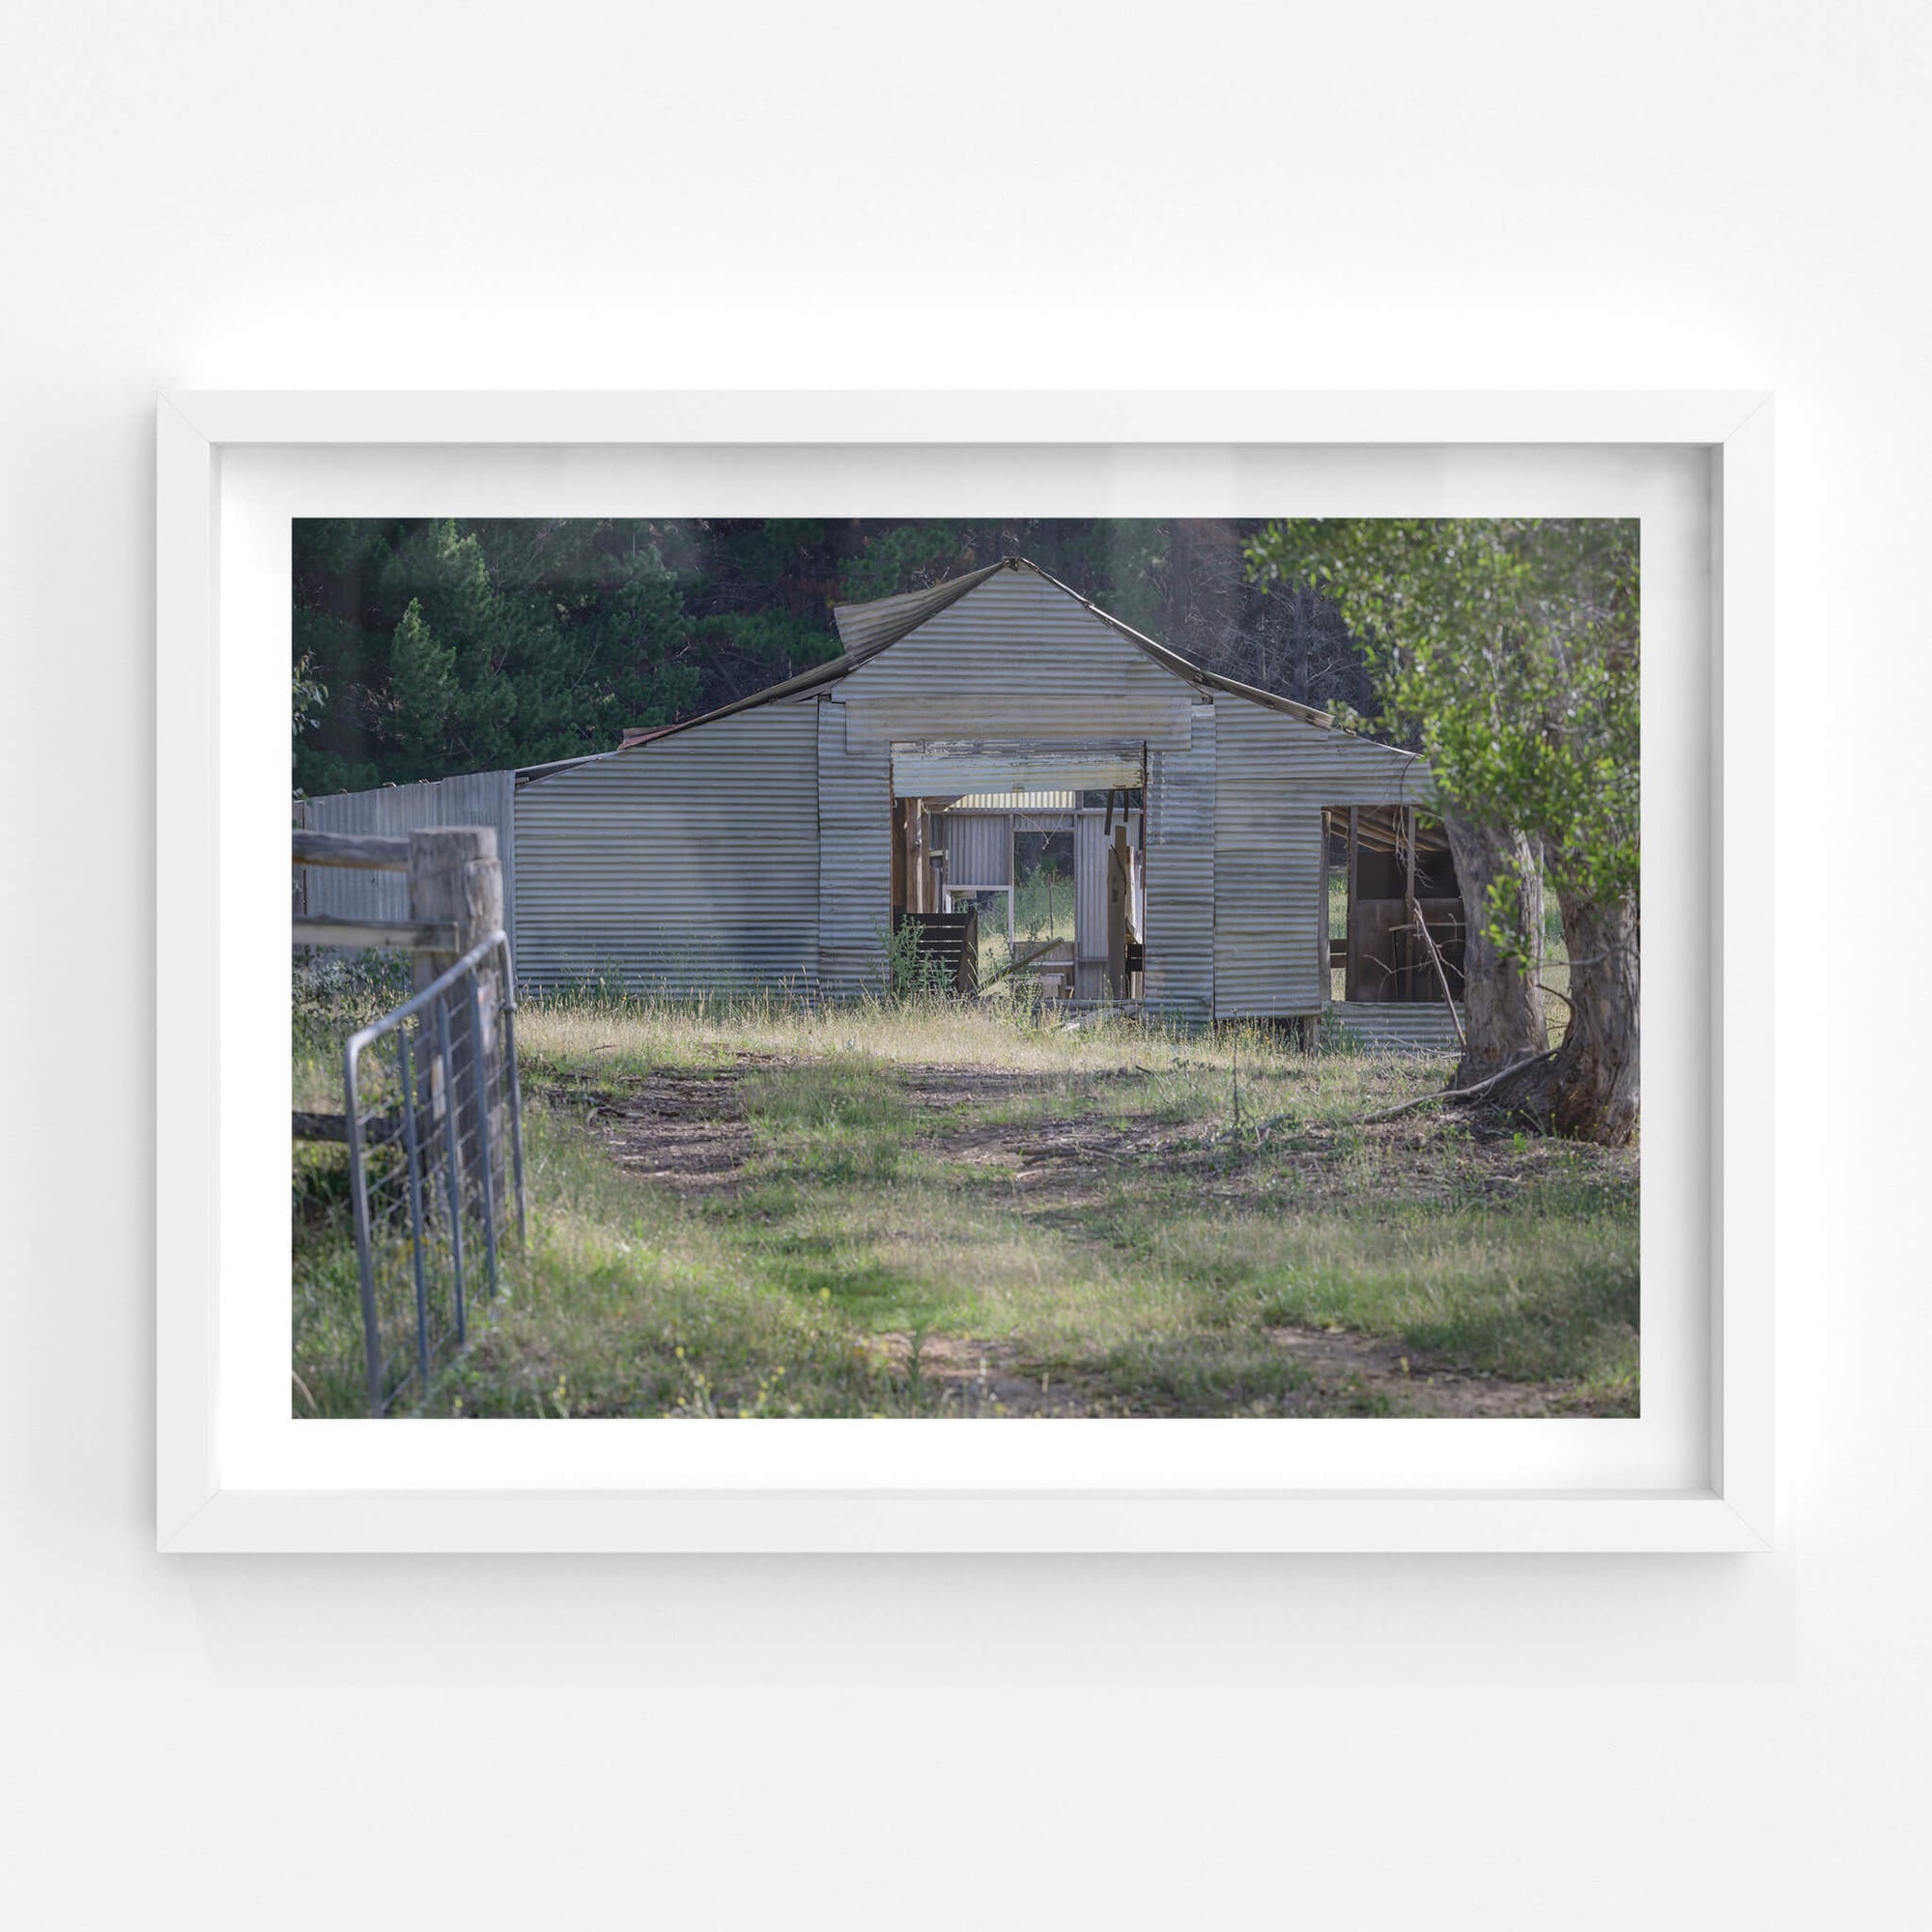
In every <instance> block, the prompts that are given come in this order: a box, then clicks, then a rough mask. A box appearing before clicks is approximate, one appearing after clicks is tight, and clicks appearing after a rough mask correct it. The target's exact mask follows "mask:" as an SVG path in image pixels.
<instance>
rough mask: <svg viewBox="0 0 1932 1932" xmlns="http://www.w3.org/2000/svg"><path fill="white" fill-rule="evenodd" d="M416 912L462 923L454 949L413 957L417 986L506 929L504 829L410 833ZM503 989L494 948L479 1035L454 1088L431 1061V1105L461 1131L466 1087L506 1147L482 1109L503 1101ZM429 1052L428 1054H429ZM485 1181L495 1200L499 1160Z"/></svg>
mask: <svg viewBox="0 0 1932 1932" xmlns="http://www.w3.org/2000/svg"><path fill="white" fill-rule="evenodd" d="M410 918H411V919H412V920H415V921H420V922H423V923H436V924H442V923H448V924H451V925H454V926H455V927H456V951H455V952H418V953H416V954H415V955H414V961H413V969H412V970H413V977H414V981H415V985H416V988H417V990H418V991H420V990H421V989H422V988H423V987H424V986H427V985H428V984H429V983H430V981H431V980H434V979H436V978H437V976H438V975H439V974H441V973H445V972H447V971H448V970H449V968H450V967H452V966H454V965H455V964H456V962H457V961H458V960H459V959H461V958H462V957H463V955H464V954H465V953H466V952H469V950H470V948H471V947H473V946H476V945H478V944H479V943H480V942H482V941H483V940H485V939H487V938H488V937H489V936H490V934H491V933H493V932H497V931H499V930H501V928H502V924H503V867H502V863H501V861H500V860H499V859H498V858H497V828H496V827H495V826H494V825H432V826H424V827H420V828H418V829H417V830H416V831H413V832H412V833H411V834H410ZM503 993H504V988H503V986H502V972H501V968H500V965H499V963H498V955H497V954H496V953H492V954H491V956H490V958H489V959H488V960H486V961H485V962H484V964H483V965H482V967H481V968H480V969H479V971H478V973H477V980H476V994H477V1003H476V1006H475V1007H474V1008H473V1009H472V1012H473V1015H474V1020H475V1024H474V1026H473V1027H472V1028H471V1029H470V1032H472V1033H473V1035H474V1037H473V1038H471V1037H466V1038H465V1039H464V1040H463V1042H462V1045H461V1049H460V1051H458V1052H457V1053H456V1055H455V1057H454V1060H453V1063H452V1066H451V1073H452V1076H453V1082H454V1084H453V1087H452V1088H451V1090H450V1091H448V1092H446V1093H445V1092H443V1091H442V1089H441V1081H442V1073H441V1067H440V1064H439V1063H438V1062H437V1061H435V1060H434V1059H431V1061H430V1067H429V1069H428V1070H429V1073H430V1079H431V1083H432V1084H431V1091H430V1094H428V1096H427V1097H428V1099H429V1101H430V1104H431V1107H432V1109H434V1108H435V1106H436V1105H437V1103H438V1100H439V1098H440V1103H441V1104H442V1106H443V1107H444V1109H445V1110H446V1115H445V1117H446V1120H447V1122H448V1126H449V1131H450V1132H451V1133H452V1134H456V1133H458V1132H459V1131H460V1122H459V1119H458V1114H459V1109H460V1108H461V1106H462V1100H463V1094H464V1093H465V1092H466V1091H468V1092H469V1093H470V1094H474V1095H475V1101H476V1107H477V1127H478V1141H479V1143H480V1144H482V1145H485V1146H494V1147H496V1148H501V1146H502V1145H503V1136H502V1134H501V1132H500V1131H497V1132H492V1131H491V1128H493V1127H499V1126H500V1123H499V1122H489V1123H488V1124H487V1125H486V1124H485V1122H483V1118H482V1110H483V1109H484V1108H486V1107H488V1108H492V1109H493V1110H494V1109H495V1108H496V1107H497V1106H498V1105H499V1104H500V1102H499V1101H498V1100H497V1095H498V1094H500V1092H501V1085H500V1082H501V1073H502V1068H501V1066H500V1065H499V1064H498V1062H499V1055H498V1052H497V1013H498V1012H499V1011H500V1009H501V1006H502V1000H503ZM425 1057H426V1058H428V1056H425ZM480 1180H481V1184H482V1185H483V1186H484V1187H485V1188H487V1189H489V1190H490V1193H491V1196H492V1204H493V1208H494V1203H495V1199H496V1195H497V1181H498V1175H497V1170H496V1168H495V1166H494V1165H493V1166H492V1167H490V1168H488V1169H485V1170H483V1171H482V1172H481V1175H480Z"/></svg>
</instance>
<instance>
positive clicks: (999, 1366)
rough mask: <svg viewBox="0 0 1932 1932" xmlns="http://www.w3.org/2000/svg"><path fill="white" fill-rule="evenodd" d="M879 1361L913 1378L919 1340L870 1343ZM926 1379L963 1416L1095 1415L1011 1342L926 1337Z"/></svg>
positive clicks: (893, 1334)
mask: <svg viewBox="0 0 1932 1932" xmlns="http://www.w3.org/2000/svg"><path fill="white" fill-rule="evenodd" d="M867 1347H868V1348H869V1349H870V1350H873V1351H874V1352H875V1353H876V1355H877V1357H878V1359H879V1360H880V1361H882V1362H885V1363H889V1364H891V1366H892V1367H893V1369H894V1370H895V1372H896V1373H897V1374H899V1375H901V1376H904V1377H906V1378H911V1376H912V1374H913V1361H914V1355H913V1338H912V1337H911V1336H910V1335H907V1334H903V1333H901V1332H899V1331H898V1330H895V1329H894V1330H888V1331H887V1332H886V1333H885V1334H883V1335H874V1336H872V1337H871V1338H870V1340H869V1342H868V1343H867ZM918 1372H919V1376H920V1378H921V1379H922V1380H923V1381H925V1382H927V1383H929V1384H931V1385H932V1386H934V1387H935V1388H937V1389H938V1390H939V1391H940V1394H941V1396H942V1398H943V1400H944V1401H945V1403H946V1405H947V1406H948V1407H949V1408H951V1407H953V1406H956V1407H957V1409H958V1412H959V1413H960V1414H961V1415H1061V1416H1074V1415H1085V1414H1087V1413H1089V1407H1088V1404H1087V1403H1086V1402H1085V1401H1083V1400H1082V1398H1081V1396H1080V1394H1079V1393H1078V1391H1077V1390H1075V1389H1074V1388H1073V1387H1072V1386H1071V1385H1070V1384H1068V1383H1066V1382H1057V1381H1055V1380H1054V1379H1053V1378H1052V1377H1050V1376H1041V1375H1035V1374H1031V1373H1029V1372H1028V1371H1027V1370H1026V1369H1024V1368H1023V1367H1021V1365H1020V1363H1019V1360H1018V1357H1017V1354H1016V1352H1015V1350H1014V1349H1013V1347H1012V1345H1011V1344H1010V1343H1008V1342H974V1341H969V1340H961V1339H959V1338H957V1337H954V1336H951V1335H926V1336H923V1337H922V1338H921V1340H920V1345H919V1351H918Z"/></svg>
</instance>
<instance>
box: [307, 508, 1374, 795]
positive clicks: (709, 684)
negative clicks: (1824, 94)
mask: <svg viewBox="0 0 1932 1932" xmlns="http://www.w3.org/2000/svg"><path fill="white" fill-rule="evenodd" d="M1262 527H1263V526H1261V525H1260V524H1258V523H1235V522H1232V521H1224V522H1218V523H1193V522H1179V521H1176V520H1173V519H1151V520H1126V519H1108V518H1084V517H1082V518H1020V519H1011V520H1006V519H997V518H986V519H975V520H961V519H952V520H947V521H938V522H934V521H907V522H886V521H867V520H864V519H859V518H843V519H833V520H824V519H805V518H799V519H765V520H749V519H746V520H725V519H702V518H693V519H686V520H680V521H668V520H660V519H650V520H643V519H624V518H601V519H523V520H515V521H510V520H491V519H468V518H460V519H452V518H443V519H436V520H399V519H383V520H374V519H370V520H348V519H339V518H338V519H329V518H321V519H312V518H304V519H298V521H297V523H296V525H295V528H294V559H293V560H294V570H293V588H294V607H295V608H294V657H293V664H294V667H295V678H294V695H293V703H292V725H293V735H294V739H295V782H296V787H297V790H298V793H301V794H311V795H312V794H317V793H322V792H328V791H339V790H345V789H362V788H366V787H369V786H373V785H377V784H384V783H408V782H411V781H416V780H420V779H436V778H443V777H447V776H450V775H451V774H454V773H458V772H467V771H480V770H490V769H503V768H506V767H513V766H517V765H528V764H541V763H545V762H548V761H549V760H551V759H554V758H563V757H570V756H574V755H577V754H579V753H587V752H601V751H609V750H611V748H612V747H614V746H615V745H616V744H617V743H618V742H619V739H620V736H621V733H622V732H623V730H624V729H625V727H627V726H632V725H644V726H648V725H662V724H669V723H672V722H674V721H676V720H679V719H684V718H689V717H692V716H694V715H696V714H697V713H700V712H703V711H708V710H710V709H712V708H714V707H715V706H717V705H720V704H725V703H729V702H731V701H733V700H735V699H737V698H741V697H747V696H751V695H752V694H753V693H754V692H758V691H762V690H764V689H766V688H768V687H769V686H771V685H773V684H777V683H781V682H782V681H783V680H784V679H786V678H789V677H792V676H795V675H796V674H797V673H799V672H800V671H803V670H806V669H808V668H810V667H811V666H813V665H817V664H822V663H824V662H825V661H826V660H828V659H830V658H835V657H837V656H838V652H839V649H840V645H839V640H838V633H837V630H836V627H835V623H834V618H833V611H834V608H835V607H836V606H837V605H838V604H840V603H845V602H863V601H865V600H867V599H869V598H874V597H887V596H893V595H896V594H898V593H901V592H904V591H910V590H918V589H923V588H926V587H928V586H930V585H931V584H934V583H937V582H943V581H944V580H945V579H947V578H949V577H952V576H956V575H959V574H961V573H963V572H967V571H971V570H975V569H978V568H980V567H981V566H982V565H985V564H988V563H993V562H996V561H998V560H999V559H1000V558H1002V557H1005V556H1011V555H1023V556H1026V557H1029V558H1031V559H1032V560H1033V561H1034V562H1036V563H1037V564H1038V565H1039V566H1040V567H1041V568H1042V569H1043V570H1046V571H1047V572H1049V573H1050V574H1051V575H1053V576H1055V577H1057V578H1059V579H1060V580H1061V581H1062V582H1065V583H1066V584H1067V585H1068V586H1069V587H1070V588H1071V589H1073V590H1074V591H1076V592H1077V593H1078V594H1079V595H1080V596H1082V597H1090V598H1092V599H1094V602H1095V603H1097V604H1098V605H1099V606H1100V607H1101V608H1102V609H1104V610H1106V611H1109V612H1111V613H1112V614H1113V615H1115V616H1117V617H1119V618H1121V619H1122V620H1123V621H1124V622H1126V623H1128V624H1130V625H1132V626H1134V627H1135V628H1137V629H1139V630H1141V631H1143V632H1146V633H1147V634H1149V635H1150V636H1152V637H1155V638H1158V639H1161V640H1162V641H1163V642H1166V643H1169V644H1172V645H1174V646H1175V647H1176V648H1177V649H1179V650H1181V651H1183V652H1185V653H1187V654H1188V655H1190V656H1192V657H1193V658H1195V659H1196V660H1197V662H1200V663H1202V664H1204V665H1206V666H1207V667H1208V668H1210V669H1214V670H1220V671H1223V672H1225V673H1226V674H1228V675H1230V676H1233V677H1238V678H1241V679H1243V680H1245V681H1246V682H1248V683H1251V684H1259V685H1262V686H1264V688H1266V689H1268V690H1275V691H1280V692H1281V693H1282V694H1283V695H1284V696H1291V697H1295V698H1301V699H1305V700H1308V701H1311V702H1317V703H1327V702H1330V701H1331V700H1332V699H1334V698H1336V697H1338V696H1339V697H1343V698H1347V697H1349V696H1356V697H1359V698H1361V699H1363V700H1364V701H1366V697H1367V690H1366V685H1365V684H1364V683H1363V681H1362V677H1361V668H1360V662H1359V652H1358V651H1357V649H1356V647H1355V644H1354V642H1353V640H1352V639H1350V638H1348V637H1347V635H1346V633H1345V632H1344V631H1342V629H1341V627H1340V624H1339V620H1338V619H1337V618H1336V616H1335V614H1334V612H1333V611H1332V610H1331V609H1330V608H1329V607H1328V606H1327V605H1326V604H1325V603H1323V601H1322V600H1321V598H1319V597H1315V596H1313V595H1308V594H1298V595H1296V596H1292V597H1281V596H1275V597H1272V598H1270V597H1267V596H1264V595H1263V594H1262V592H1261V591H1260V589H1259V588H1258V587H1257V586H1256V585H1254V584H1252V583H1250V582H1248V580H1247V575H1246V566H1245V562H1244V546H1245V545H1246V544H1247V543H1248V542H1249V541H1250V540H1251V539H1252V538H1254V537H1255V536H1257V535H1259V534H1260V532H1261V530H1262ZM1358 687H1359V689H1358Z"/></svg>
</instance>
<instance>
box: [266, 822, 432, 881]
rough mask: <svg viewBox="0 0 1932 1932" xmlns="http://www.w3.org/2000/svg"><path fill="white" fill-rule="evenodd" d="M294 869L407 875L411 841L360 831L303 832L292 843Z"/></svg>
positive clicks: (290, 860) (290, 859)
mask: <svg viewBox="0 0 1932 1932" xmlns="http://www.w3.org/2000/svg"><path fill="white" fill-rule="evenodd" d="M289 864H290V865H292V866H346V867H351V868H352V869H353V870H355V871H358V872H407V871H408V870H409V869H410V841H409V840H408V839H407V838H375V837H373V836H370V835H365V834H363V833H360V832H300V831H298V832H297V833H296V834H295V836H294V838H293V840H292V841H291V850H290V858H289Z"/></svg>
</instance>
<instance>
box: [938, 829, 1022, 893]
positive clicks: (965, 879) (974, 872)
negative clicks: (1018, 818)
mask: <svg viewBox="0 0 1932 1932" xmlns="http://www.w3.org/2000/svg"><path fill="white" fill-rule="evenodd" d="M939 835H940V841H941V843H942V845H943V846H944V848H945V852H946V883H947V884H948V886H954V887H961V888H963V887H967V886H1009V885H1011V884H1012V882H1013V821H1012V820H1011V818H1009V817H1005V816H994V815H988V816H985V817H978V816H972V815H968V814H962V813H955V812H950V811H949V812H943V813H941V815H940V818H939Z"/></svg>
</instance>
